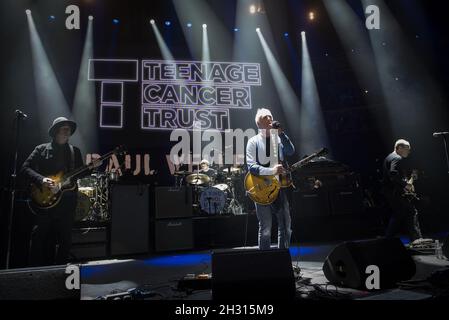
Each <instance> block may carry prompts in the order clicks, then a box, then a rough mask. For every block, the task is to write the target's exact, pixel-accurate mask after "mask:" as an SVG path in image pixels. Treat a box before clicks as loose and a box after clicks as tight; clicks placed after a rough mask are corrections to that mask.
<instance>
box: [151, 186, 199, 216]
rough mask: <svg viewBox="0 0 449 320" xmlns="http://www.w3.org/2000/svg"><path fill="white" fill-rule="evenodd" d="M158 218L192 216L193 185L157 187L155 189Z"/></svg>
mask: <svg viewBox="0 0 449 320" xmlns="http://www.w3.org/2000/svg"><path fill="white" fill-rule="evenodd" d="M154 193H155V207H156V208H155V209H156V212H155V213H156V219H171V218H184V217H191V216H192V214H193V210H192V208H193V207H192V188H191V187H177V188H174V187H157V188H156V189H155V192H154Z"/></svg>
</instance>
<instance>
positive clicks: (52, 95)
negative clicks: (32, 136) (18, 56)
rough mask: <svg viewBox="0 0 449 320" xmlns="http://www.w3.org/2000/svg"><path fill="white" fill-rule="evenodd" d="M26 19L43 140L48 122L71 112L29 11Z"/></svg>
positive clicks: (66, 115)
mask: <svg viewBox="0 0 449 320" xmlns="http://www.w3.org/2000/svg"><path fill="white" fill-rule="evenodd" d="M27 21H28V28H29V34H30V46H31V55H32V59H33V73H34V83H35V90H36V98H37V109H38V110H37V114H38V118H39V123H40V140H44V139H48V132H47V129H48V125H49V123H50V122H51V121H52V120H53V119H55V118H57V117H60V116H65V117H68V118H70V117H71V113H70V109H69V107H68V104H67V101H66V99H65V97H64V94H63V93H62V90H61V87H60V86H59V83H58V80H57V78H56V75H55V73H54V71H53V68H52V66H51V64H50V61H49V60H48V56H47V54H46V52H45V49H44V46H43V44H42V41H41V39H40V36H39V33H38V31H37V29H36V25H35V24H34V20H33V16H32V14H31V12H30V14H27Z"/></svg>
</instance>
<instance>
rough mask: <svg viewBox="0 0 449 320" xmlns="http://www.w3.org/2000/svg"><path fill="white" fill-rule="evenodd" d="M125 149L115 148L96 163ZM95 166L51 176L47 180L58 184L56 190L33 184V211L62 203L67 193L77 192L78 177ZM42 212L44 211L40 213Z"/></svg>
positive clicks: (90, 165)
mask: <svg viewBox="0 0 449 320" xmlns="http://www.w3.org/2000/svg"><path fill="white" fill-rule="evenodd" d="M123 152H124V149H123V147H122V146H119V147H117V148H115V149H114V150H112V151H110V152H108V153H106V154H104V155H103V156H101V157H100V158H99V159H96V160H95V162H101V161H104V160H106V159H108V158H110V157H112V156H113V155H117V154H123ZM93 168H94V166H93V164H89V165H85V166H82V167H80V168H78V169H76V170H74V171H72V172H69V173H67V174H64V173H63V172H60V173H57V174H55V175H53V176H49V177H47V178H50V179H52V180H53V181H55V183H56V188H54V189H51V188H49V187H47V186H46V185H37V184H34V183H32V184H31V187H30V196H31V206H32V208H33V209H50V208H53V207H55V206H56V205H57V204H58V203H59V201H61V197H62V196H63V194H64V192H66V191H73V190H75V188H76V186H77V184H76V177H77V176H79V175H81V174H83V173H84V172H86V171H88V170H91V169H93ZM40 212H42V211H40Z"/></svg>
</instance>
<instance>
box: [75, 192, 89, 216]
mask: <svg viewBox="0 0 449 320" xmlns="http://www.w3.org/2000/svg"><path fill="white" fill-rule="evenodd" d="M91 211H92V204H91V202H90V198H89V197H88V196H87V195H86V194H85V193H83V192H80V191H78V201H77V204H76V211H75V221H77V222H79V221H85V220H87V219H88V217H89V214H90V212H91Z"/></svg>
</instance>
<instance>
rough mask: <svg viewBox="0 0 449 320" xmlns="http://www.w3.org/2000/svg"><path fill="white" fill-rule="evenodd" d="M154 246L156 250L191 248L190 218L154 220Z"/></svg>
mask: <svg viewBox="0 0 449 320" xmlns="http://www.w3.org/2000/svg"><path fill="white" fill-rule="evenodd" d="M154 247H155V248H154V249H155V250H156V251H157V252H160V251H174V250H186V249H193V221H192V219H191V218H190V219H189V218H187V219H186V218H184V219H162V220H156V222H155V239H154Z"/></svg>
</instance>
